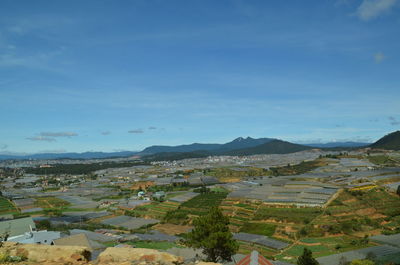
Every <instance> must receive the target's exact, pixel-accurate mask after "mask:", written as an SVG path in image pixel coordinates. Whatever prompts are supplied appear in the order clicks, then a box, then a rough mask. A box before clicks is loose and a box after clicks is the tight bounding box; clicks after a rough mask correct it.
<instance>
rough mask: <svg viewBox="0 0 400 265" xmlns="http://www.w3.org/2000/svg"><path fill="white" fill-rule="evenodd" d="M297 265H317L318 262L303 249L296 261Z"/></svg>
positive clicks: (310, 253) (308, 251)
mask: <svg viewBox="0 0 400 265" xmlns="http://www.w3.org/2000/svg"><path fill="white" fill-rule="evenodd" d="M297 265H319V262H318V261H317V260H316V259H314V258H313V256H312V252H311V250H309V249H308V248H304V251H303V255H301V256H300V257H299V258H298V259H297Z"/></svg>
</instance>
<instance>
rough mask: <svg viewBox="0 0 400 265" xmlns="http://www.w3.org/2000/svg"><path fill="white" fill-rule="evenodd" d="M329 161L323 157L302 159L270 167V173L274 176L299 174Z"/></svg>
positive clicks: (324, 164)
mask: <svg viewBox="0 0 400 265" xmlns="http://www.w3.org/2000/svg"><path fill="white" fill-rule="evenodd" d="M328 164H329V162H328V160H327V159H325V158H319V159H316V160H313V161H303V162H301V163H299V164H296V165H287V166H283V167H271V168H270V172H269V173H270V174H271V175H274V176H289V175H300V174H303V173H307V172H309V171H311V170H313V169H316V168H318V167H322V166H326V165H328Z"/></svg>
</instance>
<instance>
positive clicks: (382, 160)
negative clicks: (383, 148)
mask: <svg viewBox="0 0 400 265" xmlns="http://www.w3.org/2000/svg"><path fill="white" fill-rule="evenodd" d="M367 158H368V160H369V162H371V163H373V164H375V165H379V166H389V167H393V166H396V165H398V164H399V161H398V160H396V159H395V158H393V157H390V156H387V155H371V156H367Z"/></svg>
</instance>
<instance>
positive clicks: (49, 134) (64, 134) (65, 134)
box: [40, 132, 78, 137]
mask: <svg viewBox="0 0 400 265" xmlns="http://www.w3.org/2000/svg"><path fill="white" fill-rule="evenodd" d="M40 136H44V137H73V136H78V134H77V133H75V132H41V133H40Z"/></svg>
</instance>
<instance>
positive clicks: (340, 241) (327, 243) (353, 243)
mask: <svg viewBox="0 0 400 265" xmlns="http://www.w3.org/2000/svg"><path fill="white" fill-rule="evenodd" d="M370 246H374V244H372V243H370V242H369V241H365V240H363V239H360V238H357V237H352V236H332V237H319V238H311V237H308V238H303V239H301V240H300V241H299V242H298V243H297V244H295V245H293V246H291V247H290V248H288V249H286V250H285V251H284V252H283V253H281V254H278V255H276V256H275V258H277V259H279V260H282V261H287V262H294V263H295V262H296V259H297V257H298V256H300V255H301V254H302V253H303V250H304V248H305V247H307V248H308V249H310V250H311V251H312V252H313V256H314V257H322V256H327V255H332V254H337V253H340V252H345V251H350V250H354V249H359V248H364V247H370Z"/></svg>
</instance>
